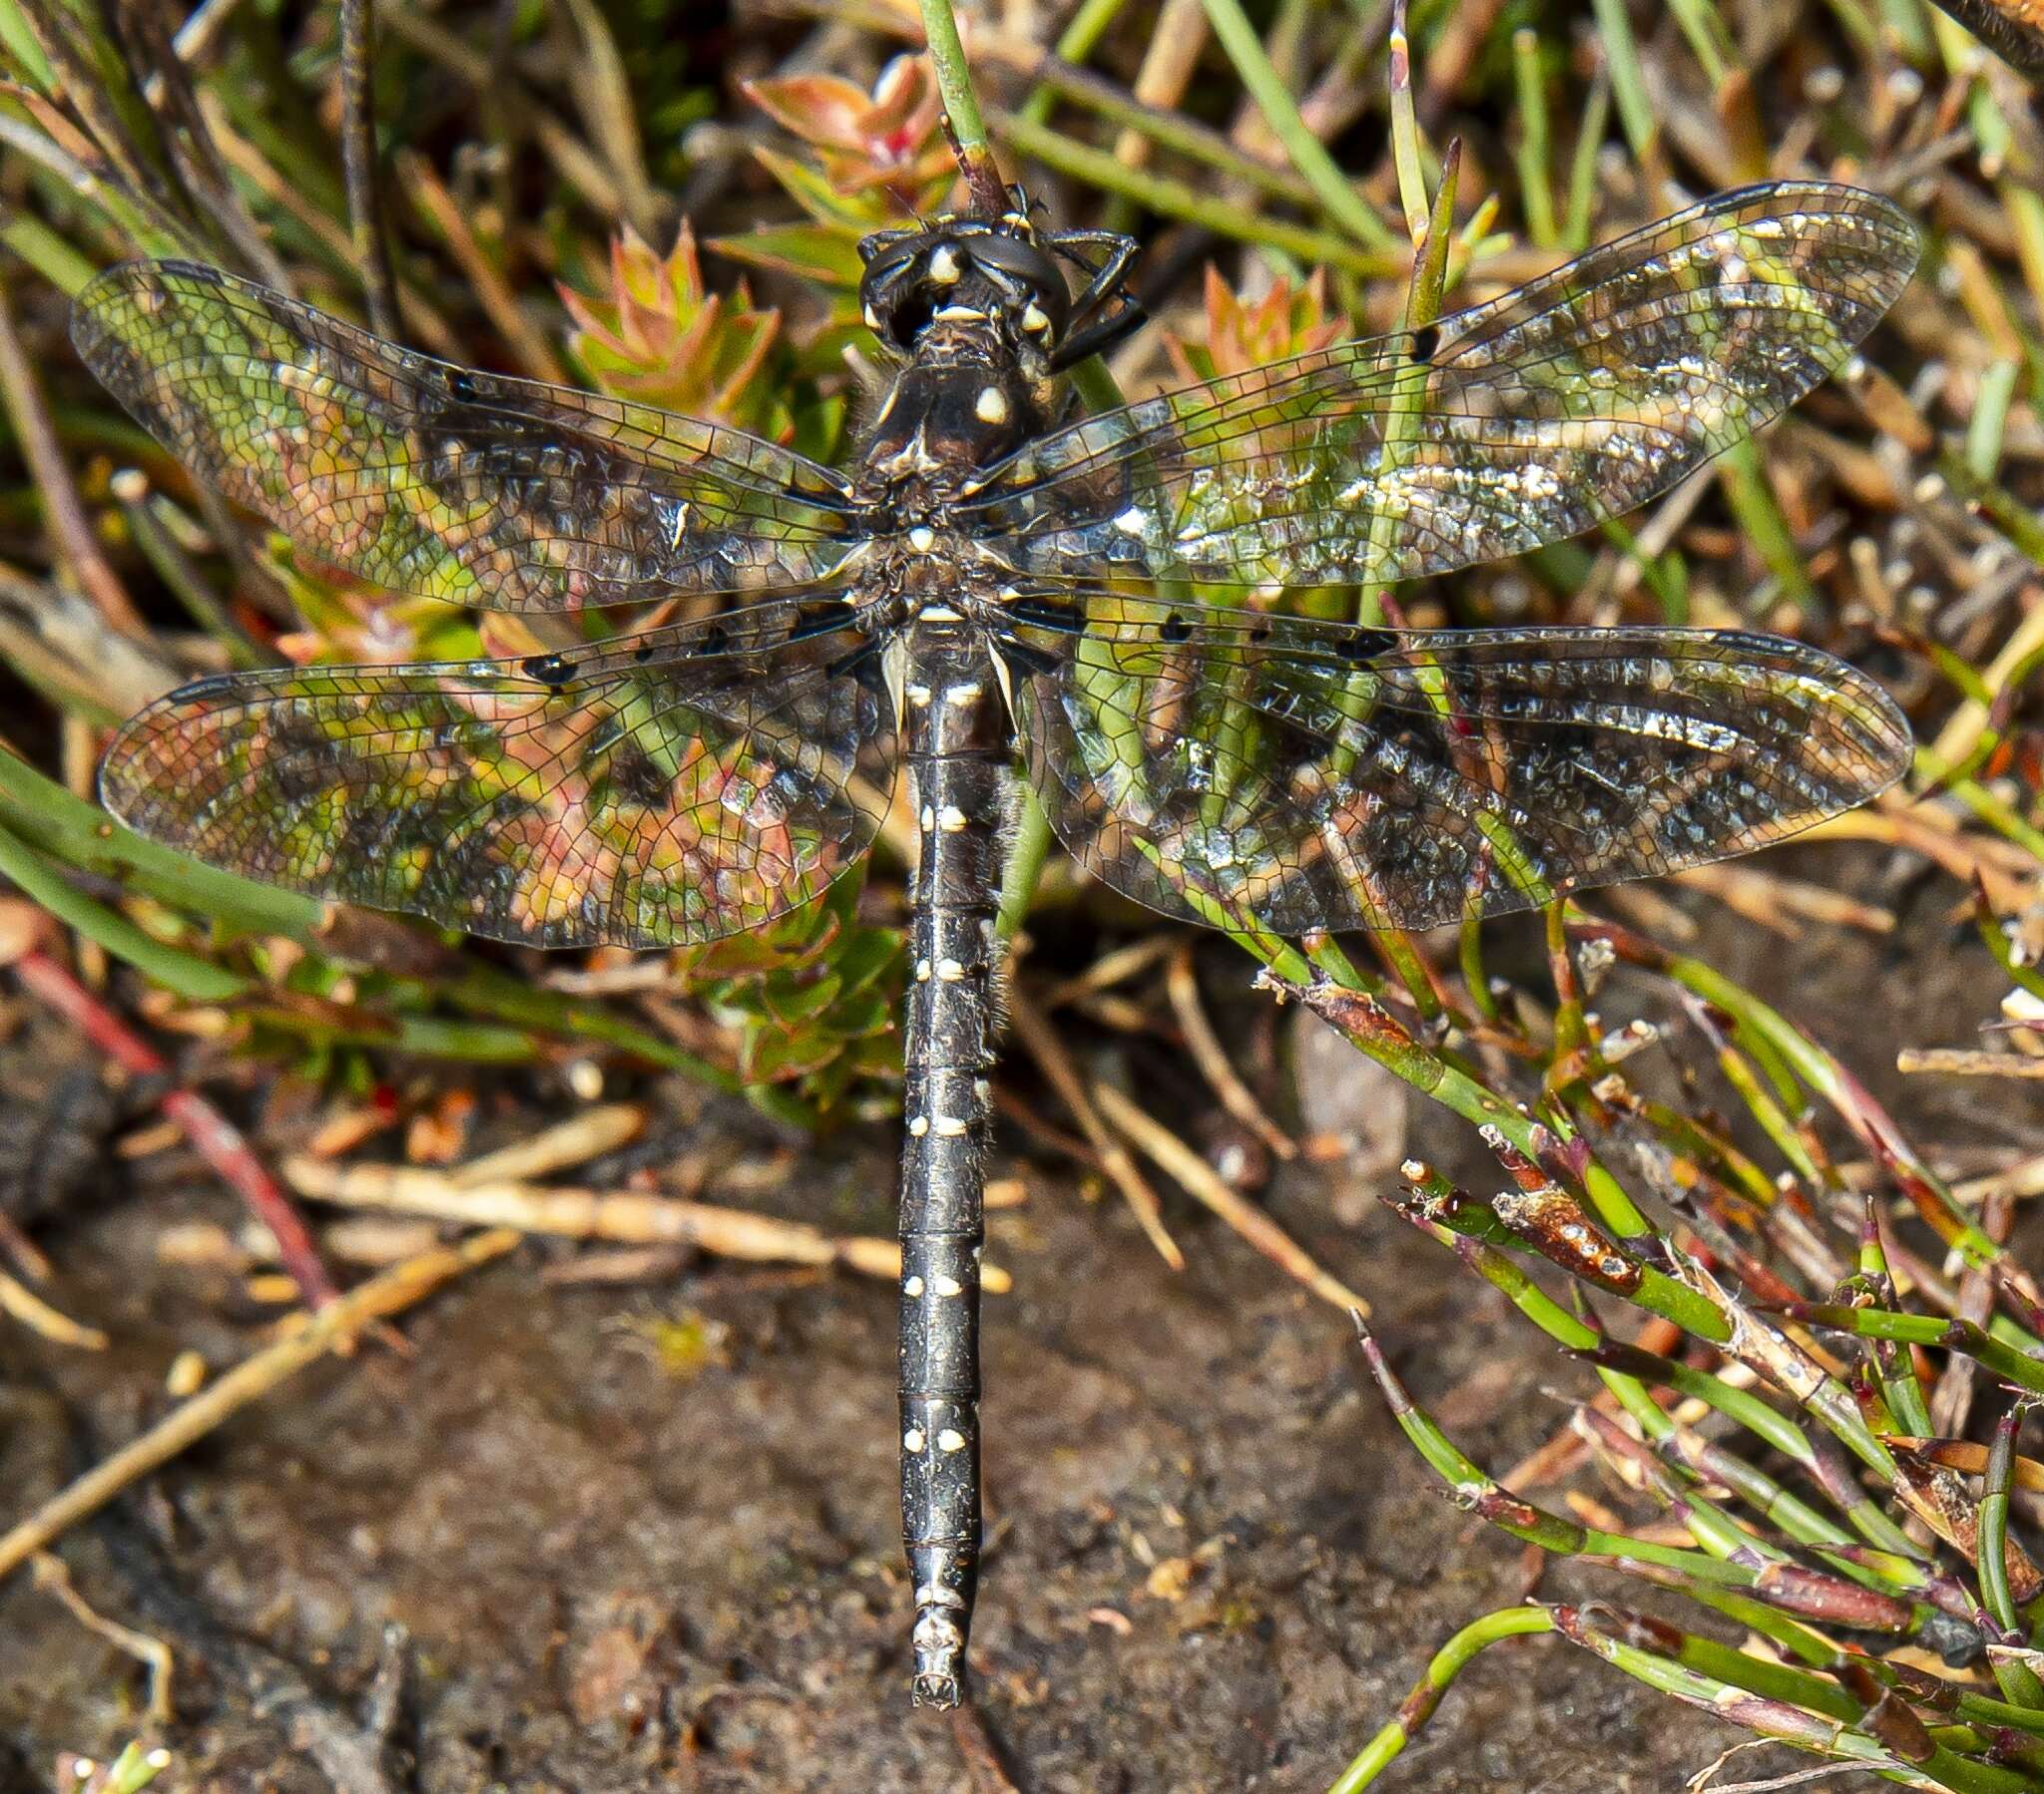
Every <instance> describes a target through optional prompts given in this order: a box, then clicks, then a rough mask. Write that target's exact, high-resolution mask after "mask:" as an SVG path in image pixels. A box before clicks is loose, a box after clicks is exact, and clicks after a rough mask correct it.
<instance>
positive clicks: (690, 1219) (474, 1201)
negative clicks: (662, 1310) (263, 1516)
mask: <svg viewBox="0 0 2044 1794" xmlns="http://www.w3.org/2000/svg"><path fill="white" fill-rule="evenodd" d="M283 1174H284V1176H285V1177H286V1178H287V1179H288V1180H289V1181H290V1184H291V1186H292V1187H293V1188H294V1189H296V1190H297V1191H298V1193H299V1194H300V1195H303V1196H306V1197H308V1198H309V1199H311V1200H312V1201H315V1202H331V1203H334V1204H336V1205H337V1206H341V1207H347V1208H365V1209H376V1210H380V1211H382V1212H384V1213H391V1214H416V1215H426V1216H430V1217H431V1218H433V1219H435V1220H442V1221H454V1222H457V1223H459V1224H460V1225H462V1226H500V1227H511V1228H515V1229H516V1230H518V1231H519V1232H521V1233H545V1234H550V1235H552V1236H554V1237H556V1238H560V1239H597V1240H609V1241H612V1242H614V1243H618V1244H622V1245H688V1246H695V1247H697V1248H699V1249H700V1250H702V1251H706V1252H714V1253H716V1254H717V1255H718V1256H719V1257H723V1258H743V1259H748V1260H752V1261H754V1262H757V1263H763V1264H806V1265H816V1266H822V1265H832V1264H841V1265H845V1266H847V1267H848V1268H849V1269H851V1270H855V1271H858V1272H859V1273H861V1274H862V1275H864V1276H868V1277H884V1278H887V1279H888V1280H889V1281H892V1280H893V1279H894V1278H896V1277H899V1276H900V1274H901V1247H900V1245H899V1244H898V1243H897V1242H896V1241H894V1240H891V1239H880V1238H877V1237H874V1236H872V1235H869V1234H831V1233H825V1232H824V1231H823V1230H822V1229H821V1228H819V1227H812V1226H810V1225H808V1224H807V1223H806V1222H804V1221H783V1220H777V1219H775V1218H774V1217H773V1216H771V1215H764V1214H755V1213H753V1212H752V1211H751V1210H749V1209H744V1208H723V1207H719V1206H717V1205H716V1204H714V1203H710V1202H691V1201H687V1200H684V1199H683V1198H682V1197H680V1196H661V1195H651V1194H647V1193H644V1192H641V1191H638V1190H604V1189H576V1188H572V1187H567V1186H563V1185H557V1184H536V1183H522V1182H517V1181H513V1180H509V1179H504V1178H497V1179H494V1180H491V1181H487V1182H485V1181H481V1180H479V1179H476V1178H475V1177H473V1176H472V1175H471V1174H470V1167H458V1168H457V1169H455V1170H453V1171H437V1170H426V1169H422V1168H419V1167H416V1166H403V1165H380V1164H359V1165H334V1164H328V1163H326V1162H325V1161H323V1160H321V1159H316V1158H310V1157H306V1156H303V1155H299V1156H296V1157H293V1158H288V1159H286V1160H285V1161H284V1164H283ZM981 1280H982V1283H983V1285H984V1287H985V1288H987V1289H988V1290H990V1291H992V1292H993V1293H994V1294H996V1295H1002V1294H1005V1293H1006V1292H1007V1291H1008V1290H1009V1289H1011V1288H1012V1287H1013V1283H1012V1281H1011V1280H1010V1278H1009V1277H1008V1276H1007V1274H1006V1273H1005V1272H1004V1271H1002V1270H1000V1269H999V1268H998V1267H997V1266H994V1265H986V1266H984V1267H983V1268H982V1272H981Z"/></svg>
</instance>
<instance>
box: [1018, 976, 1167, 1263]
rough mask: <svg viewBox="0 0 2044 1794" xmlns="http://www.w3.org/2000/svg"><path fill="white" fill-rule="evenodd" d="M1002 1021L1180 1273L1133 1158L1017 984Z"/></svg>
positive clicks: (1139, 1222) (1156, 1207)
mask: <svg viewBox="0 0 2044 1794" xmlns="http://www.w3.org/2000/svg"><path fill="white" fill-rule="evenodd" d="M1008 1020H1009V1023H1010V1024H1011V1025H1012V1026H1013V1028H1014V1030H1015V1038H1016V1039H1017V1040H1018V1041H1020V1042H1021V1043H1022V1048H1023V1051H1024V1052H1026V1053H1027V1054H1028V1055H1029V1057H1030V1058H1031V1059H1033V1060H1035V1062H1036V1067H1037V1070H1038V1071H1040V1072H1041V1073H1042V1074H1043V1075H1044V1077H1045V1078H1047V1079H1048V1080H1049V1081H1050V1085H1051V1088H1052V1089H1053V1090H1055V1091H1056V1092H1057V1094H1058V1096H1059V1097H1060V1098H1061V1099H1062V1100H1063V1102H1064V1105H1065V1108H1066V1109H1067V1110H1069V1111H1070V1112H1071V1115H1072V1119H1073V1120H1074V1121H1077V1122H1078V1123H1079V1130H1080V1132H1082V1133H1084V1134H1085V1136H1086V1143H1087V1144H1088V1145H1090V1146H1091V1147H1092V1148H1093V1150H1094V1151H1095V1152H1096V1153H1098V1154H1099V1156H1100V1167H1101V1169H1102V1170H1103V1171H1105V1172H1106V1173H1107V1176H1108V1178H1109V1180H1110V1181H1111V1182H1112V1183H1113V1184H1114V1186H1115V1188H1116V1189H1118V1190H1120V1191H1121V1194H1122V1200H1123V1201H1125V1202H1127V1203H1128V1205H1129V1212H1130V1213H1131V1214H1133V1215H1134V1216H1135V1217H1136V1224H1137V1225H1138V1226H1140V1227H1141V1228H1142V1229H1143V1231H1144V1233H1145V1234H1146V1235H1147V1236H1148V1238H1149V1240H1150V1243H1151V1244H1152V1245H1153V1246H1155V1247H1156V1248H1157V1255H1158V1256H1159V1257H1160V1258H1162V1259H1163V1260H1164V1262H1165V1263H1166V1264H1168V1265H1170V1266H1171V1268H1172V1269H1173V1270H1175V1271H1182V1270H1184V1269H1185V1268H1186V1258H1185V1254H1184V1253H1183V1252H1181V1251H1180V1250H1179V1249H1178V1244H1177V1242H1176V1241H1175V1240H1174V1239H1173V1238H1172V1237H1171V1235H1170V1234H1169V1233H1168V1232H1166V1231H1165V1227H1164V1211H1163V1205H1162V1204H1161V1203H1160V1202H1159V1201H1158V1200H1157V1192H1156V1191H1155V1190H1154V1189H1152V1188H1151V1187H1150V1185H1149V1183H1148V1182H1147V1181H1146V1180H1145V1179H1144V1176H1143V1173H1142V1172H1141V1171H1140V1170H1139V1169H1138V1168H1137V1166H1136V1161H1135V1159H1133V1158H1132V1157H1130V1156H1129V1151H1128V1148H1127V1147H1126V1146H1124V1145H1123V1144H1122V1143H1121V1141H1120V1140H1118V1139H1116V1138H1115V1137H1114V1135H1113V1134H1112V1133H1110V1132H1109V1131H1108V1129H1107V1125H1106V1123H1105V1122H1103V1121H1101V1119H1100V1114H1099V1111H1097V1110H1096V1109H1095V1108H1094V1106H1093V1104H1092V1102H1091V1101H1090V1100H1089V1099H1088V1097H1087V1095H1086V1086H1085V1084H1084V1082H1083V1081H1082V1080H1081V1079H1080V1077H1079V1074H1078V1071H1077V1069H1076V1068H1075V1067H1074V1066H1073V1064H1072V1061H1071V1058H1070V1056H1069V1055H1068V1054H1067V1053H1066V1052H1065V1049H1064V1045H1063V1043H1062V1042H1060V1041H1059V1040H1058V1037H1057V1031H1056V1030H1055V1029H1053V1028H1052V1027H1051V1025H1050V1024H1049V1023H1048V1022H1047V1021H1045V1020H1044V1017H1043V1013H1042V1011H1040V1010H1039V1009H1037V1007H1036V1006H1035V1005H1034V1004H1033V1003H1031V1002H1030V1001H1029V999H1028V998H1026V997H1025V996H1023V994H1022V991H1021V987H1020V986H1019V985H1011V986H1010V988H1009V991H1008Z"/></svg>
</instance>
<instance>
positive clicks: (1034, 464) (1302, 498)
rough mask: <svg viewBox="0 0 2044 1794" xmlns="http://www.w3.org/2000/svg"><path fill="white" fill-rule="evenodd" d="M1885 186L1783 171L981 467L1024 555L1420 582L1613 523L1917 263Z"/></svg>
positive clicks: (1792, 375)
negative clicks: (1429, 314) (1490, 292)
mask: <svg viewBox="0 0 2044 1794" xmlns="http://www.w3.org/2000/svg"><path fill="white" fill-rule="evenodd" d="M1917 249H1918V241H1917V235H1916V231H1915V228H1914V226H1913V225H1912V224H1910V223H1909V221H1908V219H1907V218H1906V217H1905V216H1904V215H1903V214H1902V213H1901V212H1900V211H1899V210H1897V209H1896V208H1895V207H1894V206H1892V205H1890V204H1889V203H1888V202H1887V201H1886V200H1883V199H1880V198H1878V197H1876V196H1874V195H1872V194H1866V193H1861V192H1858V191H1857V190H1855V189H1852V188H1846V187H1832V186H1825V185H1819V184H1814V183H1779V184H1776V185H1772V186H1767V187H1755V188H1747V189H1744V190H1742V191H1740V192H1736V193H1731V194H1726V195H1722V196H1720V197H1719V198H1717V199H1715V200H1711V201H1709V202H1707V203H1706V204H1704V205H1701V206H1698V207H1694V208H1692V209H1691V210H1690V211H1688V212H1685V213H1682V214H1680V215H1678V216H1677V217H1674V218H1671V219H1669V220H1667V221H1665V222H1664V223H1662V224H1656V225H1653V226H1651V227H1650V228H1648V229H1645V230H1642V231H1639V232H1637V233H1635V234H1634V235H1631V236H1627V237H1622V238H1620V239H1619V240H1618V241H1616V242H1613V243H1610V244H1607V245H1606V246H1604V247H1603V248H1600V249H1595V250H1592V251H1591V252H1590V253H1589V254H1587V255H1585V256H1583V257H1582V258H1581V259H1580V260H1578V261H1574V262H1572V263H1570V264H1569V265H1568V266H1566V267H1563V268H1560V269H1557V270H1556V271H1555V272H1554V273H1551V274H1548V275H1546V276H1545V277H1543V278H1541V279H1539V280H1535V281H1533V282H1532V283H1531V284H1530V285H1527V286H1523V287H1521V288H1519V289H1518V290H1517V291H1515V292H1511V293H1507V294H1505V295H1504V296H1503V297H1501V298H1498V299H1496V300H1493V301H1492V302H1490V303H1489V304H1485V305H1479V306H1477V307H1475V308H1474V309H1472V310H1469V311H1464V312H1461V313H1459V314H1458V315H1456V316H1454V317H1451V318H1449V319H1447V320H1446V321H1445V322H1443V323H1442V324H1440V325H1439V326H1438V328H1437V329H1436V330H1433V331H1428V332H1422V333H1420V334H1417V335H1414V334H1400V335H1395V336H1386V337H1378V338H1375V339H1373V340H1370V341H1365V342H1352V343H1345V344H1342V345H1341V346H1339V347H1336V348H1331V349H1327V350H1324V351H1321V352H1319V353H1316V354H1311V355H1305V356H1300V357H1297V358H1295V359H1291V360H1286V361H1280V362H1278V363H1276V364H1274V365H1272V366H1270V367H1267V368H1258V369H1253V370H1251V371H1250V372H1248V373H1244V374H1238V375H1235V376H1232V377H1229V378H1226V379H1221V380H1214V381H1210V382H1208V383H1207V384H1206V385H1203V386H1194V387H1189V388H1186V389H1185V390H1183V391H1179V392H1173V393H1168V394H1166V395H1164V396H1163V397H1161V398H1155V399H1150V400H1147V401H1145V402H1143V403H1141V404H1136V405H1130V406H1128V407H1126V408H1124V409H1122V410H1119V411H1111V412H1106V413H1103V414H1102V415H1100V416H1097V417H1092V418H1088V419H1086V420H1085V421H1083V422H1081V423H1078V424H1075V425H1073V426H1071V427H1069V428H1067V429H1065V430H1063V431H1060V432H1058V433H1055V434H1053V435H1051V436H1049V437H1047V438H1045V439H1044V440H1043V441H1041V442H1039V443H1037V444H1035V445H1033V446H1031V447H1026V448H1024V449H1022V450H1021V451H1019V452H1018V454H1017V455H1016V456H1015V457H1014V458H1013V459H1012V460H1011V461H1010V462H1008V463H1006V464H1004V465H1003V466H1002V467H1001V468H1000V469H998V470H997V471H996V472H995V473H994V474H992V475H991V476H989V478H988V479H987V480H986V481H985V482H984V484H983V487H982V489H981V492H980V495H979V497H978V499H977V500H976V506H977V511H976V516H977V517H978V518H979V519H980V521H981V522H982V524H983V527H985V528H986V529H987V530H989V531H990V532H992V533H994V534H996V535H998V536H1001V537H1003V538H1005V540H1004V541H1002V542H1001V543H1000V545H999V546H1000V547H1001V550H1002V552H1003V553H1004V554H1005V555H1006V557H1007V558H1008V559H1009V560H1010V561H1011V562H1012V563H1013V564H1014V565H1015V566H1016V567H1017V568H1018V569H1020V570H1022V571H1026V572H1031V573H1035V574H1038V575H1041V576H1046V577H1064V578H1072V579H1077V580H1081V581H1099V580H1100V579H1103V578H1105V577H1107V576H1108V575H1110V574H1112V573H1115V572H1119V571H1128V570H1136V571H1143V572H1149V573H1154V574H1157V575H1159V576H1161V577H1162V576H1169V577H1173V578H1177V579H1183V580H1191V581H1195V582H1220V583H1225V584H1229V585H1248V586H1255V585H1260V584H1264V585H1278V586H1315V585H1327V584H1339V583H1346V582H1354V581H1365V580H1367V581H1390V580H1401V579H1410V578H1413V577H1415V576H1417V575H1420V574H1433V573H1446V572H1449V571H1451V570H1452V569H1455V568H1458V567H1467V566H1471V565H1474V564H1475V563H1478V562H1482V561H1490V560H1495V559H1497V558H1498V557H1500V556H1504V555H1512V554H1518V553H1520V552H1522V551H1524V550H1527V549H1532V548H1537V547H1539V546H1541V545H1542V544H1544V543H1549V542H1555V541H1558V540H1561V539H1562V538H1564V537H1568V536H1573V535H1575V534H1577V533H1579V532H1580V531H1583V530H1586V529H1588V528H1590V527H1591V526H1592V525H1593V524H1596V523H1598V522H1600V521H1601V520H1603V519H1605V518H1610V517H1616V516H1620V515H1623V514H1624V513H1625V512H1627V511H1630V510H1632V509H1633V508H1634V507H1636V506H1638V505H1641V504H1643V503H1645V502H1646V501H1647V500H1648V499H1650V498H1652V497H1653V496H1654V495H1655V494H1656V493H1659V492H1663V491H1665V490H1667V489H1668V488H1669V487H1670V486H1673V485H1674V484H1675V483H1676V482H1677V481H1679V480H1681V479H1682V478H1683V477H1684V476H1685V475H1687V474H1689V473H1692V472H1694V471H1695V470H1696V469H1697V468H1698V467H1700V466H1702V465H1703V464H1704V462H1706V461H1707V460H1709V459H1710V458H1711V457H1712V456H1713V455H1716V454H1718V453H1720V452H1721V451H1722V450H1724V449H1725V448H1727V447H1729V446H1730V445H1731V444H1732V443H1734V442H1736V441H1737V440H1738V439H1739V438H1740V437H1742V436H1745V435H1747V434H1748V433H1749V432H1751V431H1753V430H1755V429H1757V428H1758V427H1759V426H1760V425H1762V424H1764V423H1766V422H1767V421H1768V420H1769V419H1770V418H1772V417H1774V416H1775V415H1776V414H1777V413H1779V412H1781V411H1783V410H1784V409H1786V408H1787V407H1788V406H1789V405H1791V404H1793V403H1794V402H1795V400H1796V399H1798V398H1799V397H1801V396H1802V394H1803V393H1805V392H1807V391H1808V390H1809V389H1810V388H1811V387H1812V386H1814V385H1816V384H1817V383H1818V382H1819V381H1820V380H1822V379H1823V378H1824V377H1825V375H1827V374H1829V373H1830V372H1831V371H1832V370H1833V369H1835V368H1837V367H1838V366H1839V365H1841V364H1842V363H1843V362H1844V360H1845V359H1846V357H1847V356H1848V355H1849V354H1850V353H1851V350H1852V346H1853V345H1854V344H1855V343H1856V342H1858V341H1859V339H1860V338H1861V337H1863V336H1864V335H1865V334H1866V332H1867V331H1868V330H1870V329H1871V328H1872V327H1873V325H1874V323H1875V322H1876V321H1877V320H1878V319H1879V317H1880V316H1881V314H1882V313H1883V312H1884V311H1885V310H1886V309H1887V308H1888V306H1889V305H1891V304H1892V303H1893V302H1894V300H1895V298H1896V296H1897V295H1898V294H1899V293H1900V292H1901V290H1902V288H1903V286H1905V285H1906V284H1907V282H1908V279H1909V274H1910V270H1911V269H1912V268H1913V267H1914V266H1915V263H1916V255H1917Z"/></svg>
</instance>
